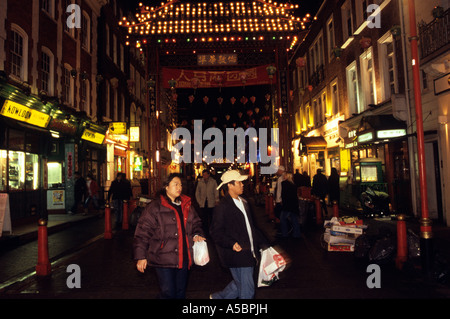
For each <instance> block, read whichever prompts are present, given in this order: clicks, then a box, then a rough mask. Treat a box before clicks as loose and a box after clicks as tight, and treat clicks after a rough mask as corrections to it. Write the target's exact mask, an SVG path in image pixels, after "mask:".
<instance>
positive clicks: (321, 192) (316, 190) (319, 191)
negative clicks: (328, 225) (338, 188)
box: [311, 168, 328, 215]
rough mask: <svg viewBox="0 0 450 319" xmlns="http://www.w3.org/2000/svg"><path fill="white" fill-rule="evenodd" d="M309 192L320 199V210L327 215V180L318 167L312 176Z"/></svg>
mask: <svg viewBox="0 0 450 319" xmlns="http://www.w3.org/2000/svg"><path fill="white" fill-rule="evenodd" d="M311 194H312V195H314V196H316V197H318V198H319V199H320V203H321V206H322V210H323V211H324V212H325V215H328V210H327V205H326V203H325V197H326V196H327V194H328V180H327V177H326V176H325V175H323V174H322V170H321V169H320V168H318V169H317V174H316V175H314V177H313V183H312V189H311Z"/></svg>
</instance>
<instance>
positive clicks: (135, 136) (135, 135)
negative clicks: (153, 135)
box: [130, 126, 140, 143]
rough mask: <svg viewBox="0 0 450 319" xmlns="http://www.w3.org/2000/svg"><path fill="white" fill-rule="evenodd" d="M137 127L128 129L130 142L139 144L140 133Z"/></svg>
mask: <svg viewBox="0 0 450 319" xmlns="http://www.w3.org/2000/svg"><path fill="white" fill-rule="evenodd" d="M139 129H140V128H139V126H131V127H130V142H131V143H133V142H139V140H140V136H139V134H140V131H139Z"/></svg>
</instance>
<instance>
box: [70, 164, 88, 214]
mask: <svg viewBox="0 0 450 319" xmlns="http://www.w3.org/2000/svg"><path fill="white" fill-rule="evenodd" d="M74 178H75V183H74V191H75V202H74V204H73V205H72V207H71V208H70V210H69V212H68V213H69V214H70V215H73V214H76V213H78V207H79V206H80V204H81V203H82V202H83V196H85V195H86V180H85V179H84V178H83V176H81V174H80V172H78V171H77V172H75V174H74Z"/></svg>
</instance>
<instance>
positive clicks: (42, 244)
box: [36, 219, 52, 276]
mask: <svg viewBox="0 0 450 319" xmlns="http://www.w3.org/2000/svg"><path fill="white" fill-rule="evenodd" d="M51 272H52V266H51V265H50V260H49V259H48V235H47V220H46V219H39V221H38V262H37V265H36V275H37V276H48V275H50V273H51Z"/></svg>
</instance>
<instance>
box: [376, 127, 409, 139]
mask: <svg viewBox="0 0 450 319" xmlns="http://www.w3.org/2000/svg"><path fill="white" fill-rule="evenodd" d="M405 135H406V130H405V129H397V130H384V131H378V132H377V138H379V139H383V138H393V137H400V136H405Z"/></svg>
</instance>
